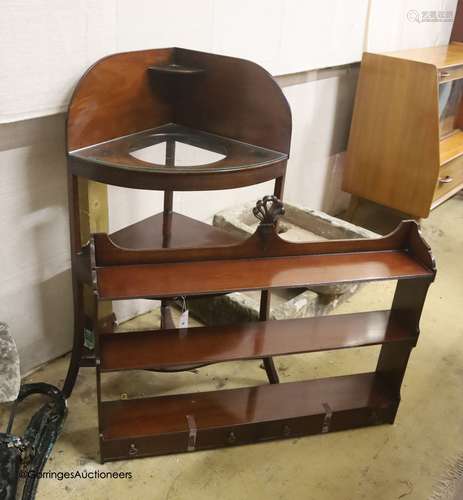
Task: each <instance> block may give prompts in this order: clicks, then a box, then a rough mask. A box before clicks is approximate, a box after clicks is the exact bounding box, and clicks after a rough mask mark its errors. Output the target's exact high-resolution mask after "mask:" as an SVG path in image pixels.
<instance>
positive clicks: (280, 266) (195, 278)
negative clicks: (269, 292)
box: [96, 250, 433, 300]
mask: <svg viewBox="0 0 463 500" xmlns="http://www.w3.org/2000/svg"><path fill="white" fill-rule="evenodd" d="M96 274H97V281H98V293H99V297H100V299H101V300H124V299H133V298H157V297H177V296H180V295H186V296H188V295H205V294H213V293H223V292H235V291H242V290H262V289H272V288H300V287H306V286H313V285H324V284H331V283H351V282H364V281H379V280H393V279H409V278H427V279H430V278H432V277H433V272H432V271H431V270H429V269H427V268H425V267H424V266H422V265H421V264H419V263H418V262H416V261H415V260H414V259H413V258H412V256H410V255H409V254H407V253H406V252H404V251H401V250H390V251H372V252H362V253H345V254H342V253H338V254H326V255H303V256H290V257H267V258H252V259H248V258H243V259H236V260H214V261H212V260H210V261H200V262H180V263H164V264H149V265H131V266H110V267H102V268H97V271H96Z"/></svg>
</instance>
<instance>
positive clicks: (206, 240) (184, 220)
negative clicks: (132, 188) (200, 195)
mask: <svg viewBox="0 0 463 500" xmlns="http://www.w3.org/2000/svg"><path fill="white" fill-rule="evenodd" d="M171 229H172V233H171V236H170V246H171V247H172V248H179V247H191V246H211V245H231V244H233V243H236V242H237V241H239V240H238V239H237V238H234V237H233V236H231V235H230V234H229V233H227V232H226V231H223V230H221V229H219V228H216V227H214V226H211V225H209V224H205V223H204V222H200V221H197V220H195V219H192V218H191V217H187V216H185V215H181V214H177V213H175V212H174V213H173V214H172V227H171ZM111 240H112V241H113V242H114V243H115V244H116V245H119V246H120V247H123V248H136V249H145V248H162V213H160V214H156V215H153V216H151V217H148V218H147V219H144V220H142V221H140V222H137V223H135V224H132V225H131V226H127V227H125V228H123V229H121V230H120V231H117V232H115V233H112V234H111Z"/></svg>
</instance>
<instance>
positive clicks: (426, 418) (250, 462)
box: [0, 198, 463, 500]
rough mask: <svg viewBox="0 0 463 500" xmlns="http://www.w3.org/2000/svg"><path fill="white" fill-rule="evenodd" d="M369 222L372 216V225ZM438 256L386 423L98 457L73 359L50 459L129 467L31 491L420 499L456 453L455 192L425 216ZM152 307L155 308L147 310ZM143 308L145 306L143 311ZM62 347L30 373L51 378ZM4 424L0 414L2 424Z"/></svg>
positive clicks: (116, 386)
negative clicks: (391, 418) (127, 457)
mask: <svg viewBox="0 0 463 500" xmlns="http://www.w3.org/2000/svg"><path fill="white" fill-rule="evenodd" d="M370 228H371V229H375V228H374V227H370ZM423 232H424V235H425V237H426V239H427V240H428V242H429V243H430V245H431V247H432V249H433V253H434V255H435V257H436V260H437V266H438V275H437V280H436V282H435V283H434V284H433V285H432V287H431V289H430V293H429V295H428V301H427V303H426V307H425V310H424V313H423V316H422V321H421V327H422V328H421V330H422V331H421V337H420V341H419V343H418V346H417V348H416V349H415V350H414V351H413V353H412V356H411V360H410V363H409V369H408V372H407V374H406V377H405V381H404V385H403V390H402V398H403V400H402V404H401V407H400V409H399V413H398V417H397V420H396V423H395V424H394V425H393V426H388V425H386V426H380V427H373V428H367V429H360V430H355V431H346V432H340V433H333V434H328V435H323V436H313V437H306V438H300V439H289V440H286V441H279V442H271V443H265V444H258V445H250V446H243V447H237V448H228V449H219V450H214V451H207V452H197V453H191V454H179V455H171V456H166V457H158V458H146V459H139V460H133V461H124V462H115V463H108V464H105V465H100V464H99V462H98V446H97V443H98V441H97V429H96V406H95V399H94V398H95V377H94V372H93V370H92V369H88V368H87V369H82V370H81V374H80V376H79V378H78V381H77V385H76V389H75V391H74V393H73V395H72V397H71V399H70V400H69V417H68V419H67V422H66V425H65V429H64V431H63V434H62V435H61V437H60V439H59V441H58V442H57V444H56V446H55V448H54V450H53V454H52V456H51V458H50V461H49V463H48V464H47V469H48V470H56V471H75V470H80V471H84V470H99V471H131V472H132V475H133V478H132V479H131V480H129V479H111V480H63V481H57V480H47V479H44V480H42V481H41V483H40V485H39V490H38V495H37V498H38V499H42V498H43V499H48V500H51V499H54V498H63V497H66V498H79V499H81V500H84V499H94V498H98V499H118V498H126V497H129V498H131V499H132V500H135V499H153V500H161V499H162V500H175V499H182V500H183V499H189V500H192V499H201V500H209V499H211V500H216V499H221V500H237V499H256V500H257V499H266V500H267V499H284V500H286V499H288V500H299V499H301V500H302V499H303V500H311V499H313V500H324V499H329V500H352V499H368V500H370V499H375V500H392V499H402V498H405V499H407V500H412V499H418V500H423V499H428V498H429V497H430V495H431V493H432V491H433V489H434V487H435V485H436V483H437V482H438V481H439V479H440V478H442V477H443V476H445V474H446V470H447V469H448V468H449V466H450V465H451V464H452V463H454V462H455V460H456V459H457V457H458V456H459V455H461V454H462V453H463V419H462V416H463V342H462V340H463V335H462V334H463V264H462V258H463V251H462V250H463V198H454V199H453V200H450V201H449V202H448V203H446V204H445V205H444V206H442V207H440V208H438V209H437V210H435V211H434V212H433V213H432V215H431V217H430V218H429V219H427V220H425V221H424V222H423ZM393 285H394V284H393V283H382V284H371V285H367V286H365V287H364V288H363V289H362V290H361V291H360V292H359V293H358V294H356V295H355V296H353V297H352V298H351V299H349V300H348V301H347V302H346V303H344V304H342V305H341V306H340V307H339V308H338V309H337V310H336V311H335V313H344V312H351V311H359V310H374V309H377V308H382V307H389V305H390V300H391V297H392V293H393ZM152 316H153V315H152ZM148 319H152V318H150V317H149V316H148V317H145V318H142V320H141V321H147V320H148ZM377 352H378V349H377V348H375V347H373V348H363V349H355V350H345V351H339V352H332V353H317V354H308V355H297V356H293V357H288V356H285V357H280V358H277V359H276V364H277V367H278V369H279V372H280V376H281V379H282V381H292V380H299V379H304V378H315V377H324V376H330V375H337V374H349V373H355V372H360V371H367V370H371V369H374V366H375V362H376V355H377ZM67 362H68V360H67V358H62V359H59V360H57V361H54V362H52V363H50V364H49V365H48V366H46V367H44V368H43V369H41V370H40V371H38V372H37V373H35V374H34V375H33V376H31V377H30V380H34V381H39V380H40V381H47V382H50V383H53V384H56V385H61V383H62V381H63V377H64V375H65V372H66V368H67ZM265 380H266V379H265V373H264V372H263V370H262V369H261V368H259V363H258V362H241V363H229V364H223V365H219V366H214V367H209V368H204V369H201V370H199V371H198V373H186V374H175V375H166V374H162V375H160V374H155V373H149V372H135V373H134V374H132V375H130V376H129V374H128V373H125V374H122V375H111V376H110V377H107V378H106V379H105V388H104V392H105V394H106V395H107V396H109V397H113V398H116V397H120V395H121V394H124V393H126V394H127V395H128V396H129V397H135V396H140V395H148V394H156V393H174V392H182V391H183V392H184V391H189V390H193V391H195V390H206V389H210V388H223V387H227V388H231V387H236V386H242V385H254V384H260V383H264V382H265ZM5 423H6V419H5V412H4V413H3V414H0V428H4V427H5Z"/></svg>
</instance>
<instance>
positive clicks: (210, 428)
mask: <svg viewBox="0 0 463 500" xmlns="http://www.w3.org/2000/svg"><path fill="white" fill-rule="evenodd" d="M397 405H398V401H397V398H395V397H394V395H393V394H392V393H391V391H390V390H389V388H388V387H387V385H386V384H385V383H384V381H383V380H382V379H381V378H380V377H379V376H378V375H376V374H375V373H363V374H356V375H349V376H343V377H333V378H326V379H318V380H310V381H305V382H291V383H285V384H269V385H262V386H258V387H245V388H240V389H230V390H221V391H212V392H200V393H194V394H182V395H175V396H161V397H156V398H145V399H132V400H121V401H107V402H103V403H102V404H101V423H102V439H101V454H102V459H103V460H116V459H120V458H124V457H125V458H130V457H133V456H138V457H142V456H147V455H156V454H164V453H176V452H183V451H187V450H188V449H189V450H192V448H194V449H195V450H198V449H208V448H213V447H218V446H224V445H227V444H234V445H239V444H245V443H249V442H256V441H267V440H269V439H279V438H283V437H294V436H303V435H309V434H318V433H321V432H326V431H328V430H329V431H337V430H343V429H346V428H355V427H359V426H365V425H372V424H378V423H385V422H392V420H393V415H394V414H395V410H396V408H397ZM327 409H328V410H329V411H330V412H332V416H331V419H330V422H329V424H328V428H326V427H325V429H323V425H324V424H326V413H327ZM341 414H342V415H341ZM338 417H342V418H338ZM192 424H193V425H194V428H193V426H192ZM192 429H193V433H194V434H195V436H196V438H195V439H193V442H192V441H191V437H192V433H191V430H192ZM322 429H323V430H322ZM230 431H233V435H230ZM231 438H232V439H231ZM130 449H135V450H136V452H135V454H134V453H133V452H132V453H131V452H130V451H129V450H130Z"/></svg>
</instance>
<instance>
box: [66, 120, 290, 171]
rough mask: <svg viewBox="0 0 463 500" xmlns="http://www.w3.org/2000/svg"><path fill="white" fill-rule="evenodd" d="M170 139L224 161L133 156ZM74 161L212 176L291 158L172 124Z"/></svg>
mask: <svg viewBox="0 0 463 500" xmlns="http://www.w3.org/2000/svg"><path fill="white" fill-rule="evenodd" d="M167 140H173V141H176V142H182V143H184V144H189V145H191V146H195V147H197V148H200V149H204V150H206V151H212V152H214V153H219V154H221V155H223V156H224V158H222V159H221V160H218V161H216V162H214V163H209V164H204V165H202V164H199V165H191V166H185V165H165V164H157V163H152V162H148V161H145V160H140V159H138V158H136V157H135V156H133V155H132V154H131V153H132V152H134V151H137V150H140V149H143V148H147V147H150V146H154V145H155V144H160V143H162V142H165V141H167ZM69 156H70V157H71V158H74V159H76V160H82V161H84V162H89V163H94V164H97V165H99V166H101V167H102V168H103V167H111V168H116V169H123V170H133V171H136V172H146V173H149V174H153V175H154V174H171V175H172V174H199V173H205V174H210V173H214V172H234V171H242V170H247V169H251V168H252V169H253V168H256V167H262V166H266V165H272V164H275V163H278V162H281V161H284V160H286V159H287V158H288V155H287V154H285V153H280V152H278V151H273V150H271V149H267V148H263V147H260V146H256V145H253V144H247V143H244V142H241V141H237V140H235V139H232V138H229V137H223V136H219V135H216V134H210V133H208V132H204V131H202V130H197V129H192V128H188V127H184V126H182V125H178V124H175V123H168V124H165V125H162V126H160V127H156V128H152V129H148V130H144V131H142V132H138V133H135V134H131V135H126V136H124V137H117V138H115V139H111V140H109V141H106V142H102V143H100V144H96V145H93V146H88V147H85V148H81V149H77V150H74V151H71V152H70V153H69Z"/></svg>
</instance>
